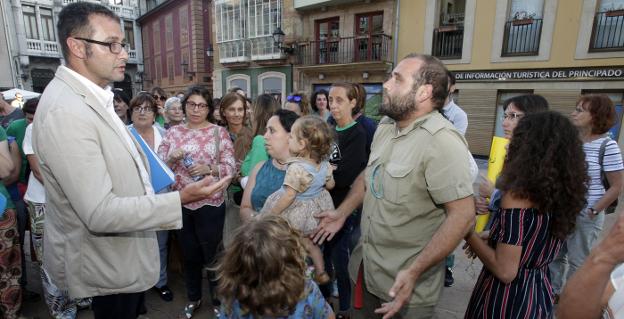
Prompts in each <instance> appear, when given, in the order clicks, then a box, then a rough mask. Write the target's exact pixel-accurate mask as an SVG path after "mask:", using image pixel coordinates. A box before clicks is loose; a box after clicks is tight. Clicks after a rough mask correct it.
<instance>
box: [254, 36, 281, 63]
mask: <svg viewBox="0 0 624 319" xmlns="http://www.w3.org/2000/svg"><path fill="white" fill-rule="evenodd" d="M282 58H284V56H283V55H282V51H281V50H280V49H279V48H278V47H277V46H275V43H274V41H273V36H272V35H267V36H263V37H257V38H252V39H251V59H252V60H273V59H282Z"/></svg>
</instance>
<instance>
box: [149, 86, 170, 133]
mask: <svg viewBox="0 0 624 319" xmlns="http://www.w3.org/2000/svg"><path fill="white" fill-rule="evenodd" d="M150 94H152V97H153V98H154V100H155V101H156V106H158V114H156V123H158V124H159V125H160V126H162V127H165V101H167V93H165V90H163V89H161V88H160V87H158V86H155V87H153V88H152V89H151V90H150Z"/></svg>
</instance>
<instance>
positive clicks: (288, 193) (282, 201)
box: [272, 185, 297, 215]
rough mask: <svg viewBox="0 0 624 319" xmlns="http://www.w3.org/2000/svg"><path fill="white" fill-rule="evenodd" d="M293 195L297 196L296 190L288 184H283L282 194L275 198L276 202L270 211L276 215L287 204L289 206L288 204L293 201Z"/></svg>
mask: <svg viewBox="0 0 624 319" xmlns="http://www.w3.org/2000/svg"><path fill="white" fill-rule="evenodd" d="M295 196H297V191H296V190H295V189H294V188H292V187H290V186H288V185H284V192H283V193H282V196H281V197H280V198H279V199H278V200H277V203H275V206H274V207H273V209H272V213H273V214H277V215H279V214H281V213H282V212H283V211H284V210H285V209H286V208H288V206H290V204H292V203H293V202H294V201H295Z"/></svg>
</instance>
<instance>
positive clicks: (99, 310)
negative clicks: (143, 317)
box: [91, 292, 145, 319]
mask: <svg viewBox="0 0 624 319" xmlns="http://www.w3.org/2000/svg"><path fill="white" fill-rule="evenodd" d="M144 302H145V293H144V292H136V293H128V294H115V295H108V296H97V297H93V301H92V302H91V309H93V318H94V319H110V318H115V319H136V318H137V317H138V316H139V312H140V310H141V305H143V303H144Z"/></svg>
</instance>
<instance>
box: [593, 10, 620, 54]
mask: <svg viewBox="0 0 624 319" xmlns="http://www.w3.org/2000/svg"><path fill="white" fill-rule="evenodd" d="M621 50H624V10H614V11H606V12H597V13H596V15H595V16H594V27H593V29H592V37H591V42H590V45H589V51H590V52H601V51H621Z"/></svg>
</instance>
